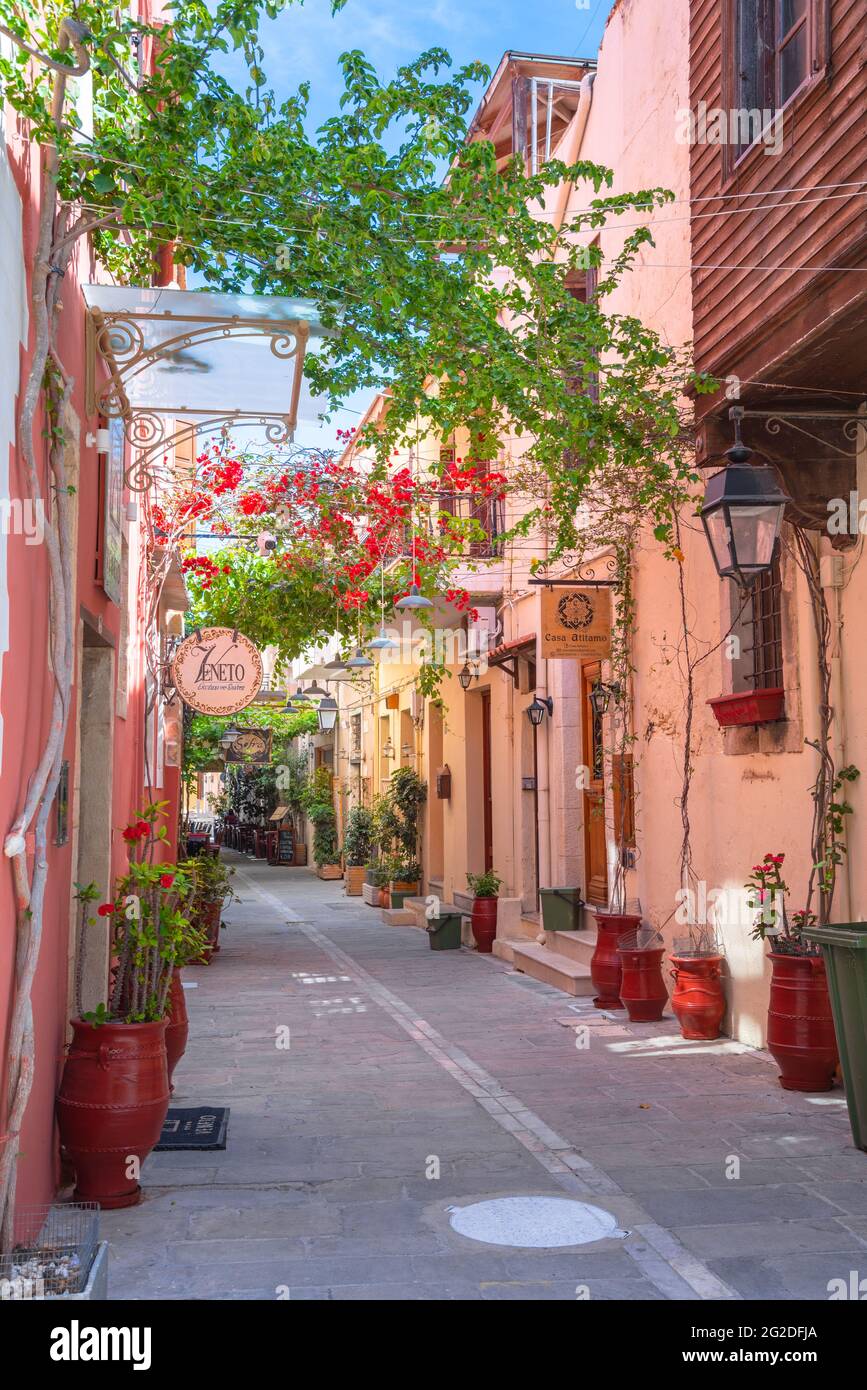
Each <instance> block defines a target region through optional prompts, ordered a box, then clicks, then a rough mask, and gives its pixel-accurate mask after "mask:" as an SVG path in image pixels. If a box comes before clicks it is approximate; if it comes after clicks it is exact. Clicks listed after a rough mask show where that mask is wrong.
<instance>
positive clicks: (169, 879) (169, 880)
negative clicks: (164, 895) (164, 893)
mask: <svg viewBox="0 0 867 1390" xmlns="http://www.w3.org/2000/svg"><path fill="white" fill-rule="evenodd" d="M174 881H175V876H174V874H161V875H160V887H161V888H171V886H172V884H173V883H174Z"/></svg>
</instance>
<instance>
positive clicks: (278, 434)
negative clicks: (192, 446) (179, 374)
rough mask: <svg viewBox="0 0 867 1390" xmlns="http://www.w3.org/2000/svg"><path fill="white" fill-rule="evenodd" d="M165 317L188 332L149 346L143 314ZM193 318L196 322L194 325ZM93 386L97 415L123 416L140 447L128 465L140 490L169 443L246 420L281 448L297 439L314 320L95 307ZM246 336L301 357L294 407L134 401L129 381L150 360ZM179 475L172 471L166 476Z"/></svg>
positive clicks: (89, 384)
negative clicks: (100, 374) (100, 375)
mask: <svg viewBox="0 0 867 1390" xmlns="http://www.w3.org/2000/svg"><path fill="white" fill-rule="evenodd" d="M155 319H159V320H162V321H164V322H171V321H172V320H174V321H175V322H177V323H183V324H185V325H187V327H185V329H184V331H183V332H179V333H177V334H175V335H174V336H173V337H171V338H168V339H166V340H165V341H164V342H161V343H158V344H156V345H155V346H153V347H150V348H148V347H146V346H145V338H144V334H143V332H142V329H141V327H140V321H143V320H147V321H151V322H153V321H154V320H155ZM189 325H194V326H193V327H190V326H189ZM85 331H86V348H87V351H86V373H87V376H86V389H87V410H88V413H89V414H97V413H99V414H102V415H104V416H105V417H106V419H109V420H110V419H118V418H120V419H122V420H123V422H124V433H125V435H126V438H127V440H128V442H129V444H130V446H131V449H132V451H133V461H132V463H131V464H130V465H129V467H128V468H127V469H126V472H125V477H124V481H125V483H126V485H127V487H129V489H130V490H131V491H132V492H139V493H141V492H147V491H148V490H149V489H150V488H151V487H152V486H153V485H154V484H155V483H156V482H158V481H159V478H160V472H161V469H160V464H159V460H160V459H161V457H162V456H163V455H164V454H165V453H166V452H167V451H168V450H169V449H174V448H177V447H178V446H179V445H181V444H184V443H190V442H192V441H193V440H194V439H200V438H202V437H203V436H205V435H212V434H223V435H225V434H226V433H227V432H228V430H229V429H231V428H235V427H238V426H245V427H250V426H255V427H259V428H262V429H264V431H265V436H266V439H267V440H268V442H269V443H270V444H272V445H274V446H275V447H278V448H279V447H280V446H282V445H286V444H291V443H292V440H293V438H294V433H295V426H296V424H297V421H298V403H299V399H300V395H301V380H302V373H303V369H304V358H305V356H306V352H307V344H308V341H309V337H310V323H309V321H308V320H306V319H302V318H295V319H275V318H269V317H267V316H265V317H258V316H254V315H250V316H249V317H248V316H245V315H242V314H232V315H228V316H225V315H213V314H212V315H208V314H201V315H199V314H195V313H188V314H184V315H183V317H181V316H180V315H178V314H175V313H173V311H172V310H171V309H164V310H162V311H159V310H156V309H147V310H141V311H136V310H129V309H123V310H117V311H107V310H102V309H99V308H96V307H95V306H94V307H91V308H90V309H89V310H88V313H87V318H86V330H85ZM239 338H266V339H270V346H271V352H272V353H273V354H274V356H275V357H277V358H280V359H282V360H285V361H286V362H293V361H294V368H295V369H294V373H293V376H292V380H291V389H290V393H289V402H288V409H287V410H286V411H285V412H282V413H281V412H276V411H275V412H271V411H265V412H261V411H245V410H242V409H240V408H236V409H233V410H228V411H219V410H207V409H197V408H195V407H192V408H191V407H187V406H185V405H178V406H170V407H162V406H160V407H154V406H133V405H131V403H130V400H129V394H128V387H129V385H130V383H131V382H132V381H134V379H135V378H136V377H137V376H138V375H139V374H140V373H141V372H143V371H145V370H146V369H147V368H148V367H150V366H153V365H154V363H156V362H159V361H160V360H161V359H166V358H168V357H170V356H171V354H172V353H175V352H177V351H179V350H180V349H182V348H189V347H192V346H194V345H195V344H197V343H198V344H202V343H210V342H221V341H226V340H230V339H239ZM97 361H100V362H102V364H103V365H104V367H105V370H106V373H107V376H106V379H105V380H104V381H102V382H101V383H98V382H97V371H96V364H97ZM171 476H172V473H171V469H168V470H166V474H165V480H166V481H169V480H170V478H171Z"/></svg>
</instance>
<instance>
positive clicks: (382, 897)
mask: <svg viewBox="0 0 867 1390" xmlns="http://www.w3.org/2000/svg"><path fill="white" fill-rule="evenodd" d="M379 905H380V907H391V893H390V892H389V891H388V889H387V888H380V890H379Z"/></svg>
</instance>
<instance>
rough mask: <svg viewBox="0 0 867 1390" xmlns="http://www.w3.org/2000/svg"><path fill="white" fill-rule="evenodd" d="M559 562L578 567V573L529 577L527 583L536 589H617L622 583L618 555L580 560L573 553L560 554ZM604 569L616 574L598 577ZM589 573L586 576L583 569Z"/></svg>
mask: <svg viewBox="0 0 867 1390" xmlns="http://www.w3.org/2000/svg"><path fill="white" fill-rule="evenodd" d="M557 560H558V563H559V564H562V565H564V566H565V567H566V569H567V570H575V569H577V571H578V574H577V576H576V575H569V577H568V578H566V577H565V576H564V577H563V578H560V577H558V576H557V575H545V576H544V577H543V578H541V579H539V578H533V579H528V580H527V583H528V584H530V585H531V586H532V587H533V588H536V589H616V588H617V586H618V584H619V583H620V580H619V578H617V577H616V576H617V556H616V555H601V556H597V558H596V559H595V560H578V558H577V556H573V555H558V557H557ZM600 569H601V570H603V571H604V572H605V573H606V574H608V575H610V576H614V577H612V578H608V579H599V578H597V571H598V570H600ZM584 570H587V571H589V573H588V574H587V575H586V576H585V575H584V574H583V573H582V571H584Z"/></svg>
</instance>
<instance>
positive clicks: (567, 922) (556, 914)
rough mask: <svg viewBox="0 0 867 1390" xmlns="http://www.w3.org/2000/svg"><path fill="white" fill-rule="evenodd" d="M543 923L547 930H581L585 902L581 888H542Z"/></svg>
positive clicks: (540, 893) (540, 890) (540, 891)
mask: <svg viewBox="0 0 867 1390" xmlns="http://www.w3.org/2000/svg"><path fill="white" fill-rule="evenodd" d="M539 896H540V897H541V899H542V925H543V927H544V928H545V930H546V931H581V930H582V929H583V926H584V919H583V917H582V910H583V907H584V902H583V900H582V897H581V889H580V888H540V889H539Z"/></svg>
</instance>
